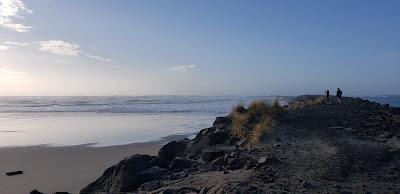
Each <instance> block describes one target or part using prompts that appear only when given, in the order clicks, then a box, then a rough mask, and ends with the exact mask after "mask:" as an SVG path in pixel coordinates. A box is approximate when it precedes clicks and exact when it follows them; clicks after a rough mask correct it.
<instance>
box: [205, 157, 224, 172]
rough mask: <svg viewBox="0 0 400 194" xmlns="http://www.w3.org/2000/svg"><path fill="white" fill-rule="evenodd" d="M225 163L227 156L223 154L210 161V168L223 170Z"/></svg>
mask: <svg viewBox="0 0 400 194" xmlns="http://www.w3.org/2000/svg"><path fill="white" fill-rule="evenodd" d="M224 164H225V158H224V157H223V156H221V157H219V158H217V159H215V160H213V161H211V162H210V164H209V170H222V166H223V165H224Z"/></svg>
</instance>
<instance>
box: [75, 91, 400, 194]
mask: <svg viewBox="0 0 400 194" xmlns="http://www.w3.org/2000/svg"><path fill="white" fill-rule="evenodd" d="M241 111H243V112H245V111H246V110H245V109H243V110H241ZM399 118H400V109H399V108H394V107H390V106H388V105H380V104H378V103H374V102H369V101H366V100H362V99H358V98H344V99H343V100H342V104H337V103H335V102H331V101H330V102H326V101H325V100H324V99H323V98H321V97H319V96H302V97H299V98H297V99H295V100H294V101H293V102H292V103H290V104H289V105H288V106H286V107H285V108H284V112H283V113H282V115H280V118H279V123H278V124H277V125H274V128H273V129H272V130H271V131H269V132H268V133H266V134H265V137H263V141H261V142H260V143H259V144H257V145H251V144H248V143H247V142H248V140H247V139H243V138H242V139H241V138H238V137H237V136H235V135H234V134H233V132H232V129H233V127H234V126H233V125H232V117H231V116H230V115H228V116H226V117H218V118H217V119H216V120H215V122H214V124H213V126H212V127H210V128H206V129H203V130H201V131H200V132H199V133H198V134H197V136H196V138H195V139H193V140H187V139H186V140H182V141H174V142H170V143H168V144H166V145H165V146H164V147H163V148H162V149H161V150H160V152H159V156H158V157H156V156H144V155H134V156H132V157H131V158H128V159H125V160H123V161H121V162H120V163H118V164H117V165H115V166H113V167H111V168H109V169H107V170H106V171H105V172H104V173H103V175H102V176H101V177H100V178H99V179H98V180H96V181H95V182H93V183H91V184H90V185H88V186H87V187H86V188H84V189H82V191H81V193H101V192H103V193H128V192H129V193H202V194H206V193H208V194H214V193H399V192H400V142H399V141H400V140H399V139H400V119H399Z"/></svg>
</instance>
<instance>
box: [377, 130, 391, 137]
mask: <svg viewBox="0 0 400 194" xmlns="http://www.w3.org/2000/svg"><path fill="white" fill-rule="evenodd" d="M393 135H394V134H393V133H391V132H388V131H386V132H384V133H382V134H380V135H379V137H380V138H391V137H393Z"/></svg>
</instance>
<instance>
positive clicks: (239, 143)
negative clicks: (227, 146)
mask: <svg viewBox="0 0 400 194" xmlns="http://www.w3.org/2000/svg"><path fill="white" fill-rule="evenodd" d="M246 141H247V140H246V139H244V138H243V139H241V140H239V141H238V142H236V146H238V147H240V146H242V145H244V143H246Z"/></svg>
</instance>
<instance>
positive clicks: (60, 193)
mask: <svg viewBox="0 0 400 194" xmlns="http://www.w3.org/2000/svg"><path fill="white" fill-rule="evenodd" d="M54 194H71V193H69V192H55V193H54Z"/></svg>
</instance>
